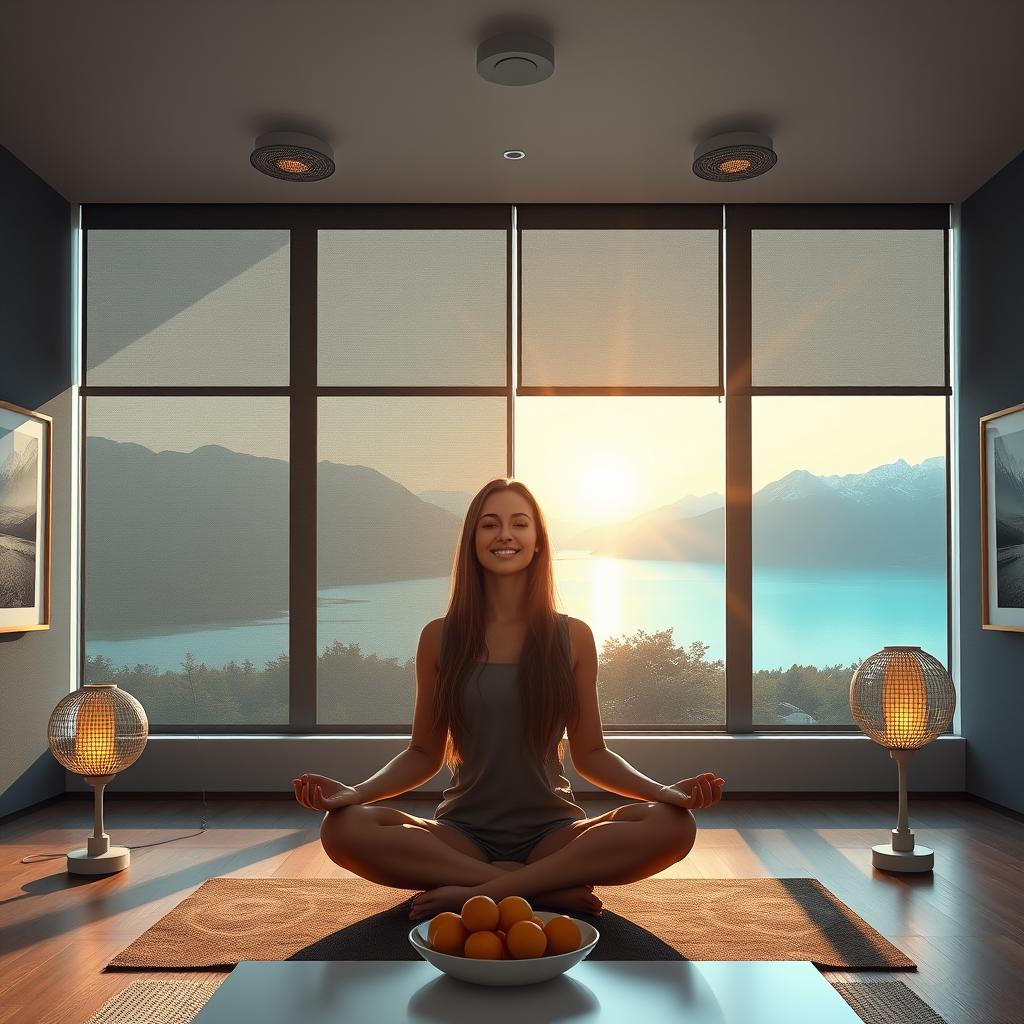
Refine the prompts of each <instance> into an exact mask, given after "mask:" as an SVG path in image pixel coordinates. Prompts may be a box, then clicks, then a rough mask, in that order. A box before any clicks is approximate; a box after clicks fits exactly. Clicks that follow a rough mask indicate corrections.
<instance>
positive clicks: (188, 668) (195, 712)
mask: <svg viewBox="0 0 1024 1024" xmlns="http://www.w3.org/2000/svg"><path fill="white" fill-rule="evenodd" d="M185 673H186V677H187V678H188V684H189V688H190V689H191V691H192V724H193V725H194V726H195V727H196V744H197V747H198V743H199V698H198V697H197V696H196V684H195V680H194V679H193V678H192V664H191V661H189V662H187V663H186V665H185ZM197 760H198V758H197ZM200 763H201V762H200ZM206 822H207V806H206V790H205V789H203V810H202V813H201V814H200V816H199V831H198V832H189V834H188V835H186V836H174V837H173V838H171V839H161V840H159V841H158V842H155V843H139V844H138V845H137V846H129V847H127V849H129V850H145V849H147V848H148V847H150V846H163V845H164V843H176V842H177V841H178V840H179V839H191V838H192V837H193V836H201V835H202V834H203V833H204V832H205V831H206ZM66 856H67V853H31V854H29V855H28V856H27V857H22V858H21V860H20V861H19V863H21V864H34V863H36V862H37V861H41V860H52V859H53V858H54V857H66Z"/></svg>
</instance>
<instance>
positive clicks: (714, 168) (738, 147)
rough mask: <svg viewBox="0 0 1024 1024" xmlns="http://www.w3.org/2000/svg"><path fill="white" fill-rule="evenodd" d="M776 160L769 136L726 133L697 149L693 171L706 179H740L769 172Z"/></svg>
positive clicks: (748, 133) (750, 133)
mask: <svg viewBox="0 0 1024 1024" xmlns="http://www.w3.org/2000/svg"><path fill="white" fill-rule="evenodd" d="M777 160H778V157H777V156H776V154H775V150H774V149H772V140H771V139H770V138H769V137H768V136H767V135H758V134H757V133H756V132H726V133H725V134H724V135H716V136H714V137H713V138H710V139H708V140H707V141H706V142H702V143H701V144H700V145H699V146H698V147H697V148H696V149H695V150H694V152H693V173H694V174H696V175H697V177H698V178H704V179H706V180H707V181H740V180H742V179H744V178H756V177H757V176H758V175H759V174H764V173H765V171H770V170H771V169H772V168H773V167H774V166H775V163H776V161H777Z"/></svg>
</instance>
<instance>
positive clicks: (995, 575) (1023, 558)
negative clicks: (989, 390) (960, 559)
mask: <svg viewBox="0 0 1024 1024" xmlns="http://www.w3.org/2000/svg"><path fill="white" fill-rule="evenodd" d="M980 427H981V597H982V600H981V607H982V616H981V626H982V629H1005V630H1010V631H1011V632H1019V633H1024V405H1015V406H1013V407H1012V408H1010V409H1002V410H1001V411H999V412H994V413H991V414H989V415H988V416H982V417H981V423H980Z"/></svg>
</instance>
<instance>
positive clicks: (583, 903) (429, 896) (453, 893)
mask: <svg viewBox="0 0 1024 1024" xmlns="http://www.w3.org/2000/svg"><path fill="white" fill-rule="evenodd" d="M593 890H594V887H593V886H592V885H575V886H572V887H571V888H568V889H558V890H556V891H555V892H546V893H541V894H540V895H539V896H535V897H534V898H533V899H532V900H531V901H530V902H531V903H535V904H536V905H537V906H547V907H554V908H555V909H556V910H574V911H576V912H577V913H581V914H594V915H600V914H601V910H602V904H601V900H600V899H599V898H598V897H597V896H595V895H594V891H593ZM476 891H477V890H476V889H474V888H472V887H471V886H464V885H442V886H440V887H439V888H437V889H428V890H427V891H426V892H421V893H417V894H416V895H415V896H414V897H413V898H412V903H411V905H410V908H409V920H410V921H422V920H423V919H424V918H428V917H434V916H435V915H436V914H440V913H441V912H442V911H445V910H451V911H454V912H455V913H456V914H457V913H459V912H460V911H461V910H462V905H463V904H464V903H465V902H466V900H468V899H469V898H470V896H474V895H476Z"/></svg>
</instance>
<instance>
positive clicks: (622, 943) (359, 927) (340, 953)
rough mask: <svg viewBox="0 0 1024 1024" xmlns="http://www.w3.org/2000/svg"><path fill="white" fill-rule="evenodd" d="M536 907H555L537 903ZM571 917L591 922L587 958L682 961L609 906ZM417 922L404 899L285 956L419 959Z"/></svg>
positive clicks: (295, 957) (652, 936)
mask: <svg viewBox="0 0 1024 1024" xmlns="http://www.w3.org/2000/svg"><path fill="white" fill-rule="evenodd" d="M534 909H535V910H553V911H555V912H556V913H559V914H561V913H565V911H562V910H557V908H555V907H545V906H544V905H543V904H541V903H538V904H537V906H536V907H534ZM570 916H572V917H575V918H578V919H579V920H581V921H586V922H587V923H588V924H592V925H593V926H594V927H595V928H596V929H597V930H598V931H599V932H600V933H601V940H600V941H599V942H598V944H597V945H596V946H595V947H594V949H593V950H592V951H591V953H590V955H589V956H588V957H587V959H588V960H685V959H686V957H684V956H683V955H682V954H680V953H677V952H676V950H674V949H673V948H672V947H671V946H670V945H668V944H667V943H665V942H662V940H661V939H659V938H658V936H657V935H652V934H651V933H650V932H649V931H648V930H647V929H646V928H641V927H640V926H639V925H636V924H633V922H632V921H628V920H626V918H624V917H620V916H619V915H618V914H615V913H612V912H611V911H609V910H606V911H604V913H602V914H601V915H600V916H599V917H594V916H593V915H591V914H581V913H579V912H577V911H574V912H573V913H572V914H571V915H570ZM415 923H416V922H414V921H410V920H409V903H403V904H401V905H400V906H397V907H393V908H392V909H391V910H385V911H384V912H383V913H380V914H374V915H373V917H368V918H366V919H365V920H363V921H357V922H356V923H355V924H350V925H349V926H348V927H347V928H339V929H338V931H336V932H333V933H332V934H331V935H326V936H324V938H322V939H318V940H317V941H316V942H314V943H312V944H310V945H309V946H306V947H305V948H304V949H300V950H298V951H297V952H296V953H294V954H292V956H290V957H288V959H289V960H419V959H420V955H419V953H417V952H416V950H415V949H413V948H412V944H411V943H410V942H409V932H410V930H411V929H412V927H413V925H414V924H415Z"/></svg>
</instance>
